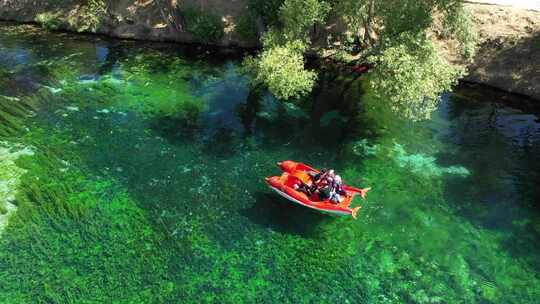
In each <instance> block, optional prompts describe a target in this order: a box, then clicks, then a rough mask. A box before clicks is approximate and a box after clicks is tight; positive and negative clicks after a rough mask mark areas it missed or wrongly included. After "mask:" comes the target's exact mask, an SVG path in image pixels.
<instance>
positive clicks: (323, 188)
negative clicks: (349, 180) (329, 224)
mask: <svg viewBox="0 0 540 304" xmlns="http://www.w3.org/2000/svg"><path fill="white" fill-rule="evenodd" d="M310 175H311V177H312V179H313V184H312V185H311V187H309V191H308V192H309V193H316V194H318V195H319V197H320V199H321V200H326V199H330V201H331V202H332V203H335V204H339V203H340V202H341V201H342V200H343V197H342V196H343V195H346V194H347V192H345V190H343V187H342V184H343V182H342V180H341V176H339V175H336V173H335V172H334V170H328V171H327V170H326V169H322V170H321V172H319V173H315V174H310Z"/></svg>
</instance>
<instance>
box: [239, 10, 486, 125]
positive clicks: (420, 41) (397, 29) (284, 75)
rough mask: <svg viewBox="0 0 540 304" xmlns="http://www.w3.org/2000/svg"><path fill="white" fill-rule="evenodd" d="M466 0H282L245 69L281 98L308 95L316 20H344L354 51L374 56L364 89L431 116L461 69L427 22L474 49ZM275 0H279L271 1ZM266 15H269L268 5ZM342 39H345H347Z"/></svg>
mask: <svg viewBox="0 0 540 304" xmlns="http://www.w3.org/2000/svg"><path fill="white" fill-rule="evenodd" d="M463 2H464V1H463V0H429V1H423V0H403V1H402V0H400V1H397V0H284V1H283V2H282V4H281V6H280V9H279V12H278V13H277V15H276V16H277V18H278V22H274V23H273V24H270V27H269V29H268V31H267V32H266V33H265V34H264V35H263V38H262V39H263V41H262V42H263V51H262V52H261V53H260V54H259V55H257V56H255V57H250V58H248V59H246V70H247V71H249V73H250V74H251V75H252V76H253V77H252V79H253V82H254V83H255V84H257V85H265V86H267V87H268V88H269V89H270V91H271V92H272V93H273V94H274V95H275V96H277V97H278V98H281V99H285V100H287V99H290V98H297V97H301V96H303V95H306V94H308V93H309V92H310V91H311V89H312V87H313V85H314V84H315V79H316V74H315V72H314V71H306V70H305V69H304V60H303V58H304V55H305V52H306V51H307V50H313V48H311V47H312V45H311V44H312V42H311V39H310V37H311V36H312V32H313V28H314V27H315V26H328V25H331V24H336V23H344V24H345V25H346V28H347V33H348V34H349V35H352V36H354V37H356V39H353V41H354V45H353V47H350V48H347V50H348V52H349V55H350V56H349V57H351V58H356V59H355V60H356V62H358V63H368V62H369V63H371V64H373V65H374V69H373V70H372V71H371V72H370V73H369V75H368V77H366V81H367V85H366V86H365V87H366V89H367V91H368V92H367V93H368V94H370V95H371V96H373V97H376V98H378V99H380V100H381V102H389V103H390V106H391V108H392V109H394V110H395V111H396V112H397V113H399V114H402V115H403V116H404V117H406V118H409V119H413V120H419V119H424V118H428V117H429V114H430V113H431V112H432V111H433V110H434V109H435V108H436V105H437V100H438V96H439V95H440V93H441V92H442V91H445V90H449V89H450V88H451V86H452V85H453V84H454V83H455V81H456V79H457V78H458V77H459V76H460V75H461V72H462V71H460V70H459V69H457V68H455V67H452V66H451V65H450V64H449V63H448V62H447V61H446V60H444V59H443V57H442V56H441V55H440V54H439V53H438V50H437V48H436V47H435V46H434V44H433V43H432V40H431V37H430V31H429V30H430V28H431V27H432V26H433V25H434V20H441V21H442V22H441V23H442V24H443V27H444V35H445V36H446V37H448V38H452V39H456V40H457V41H459V42H460V45H461V48H462V52H463V54H464V55H466V56H472V55H473V54H474V50H475V42H476V35H475V34H474V32H473V26H472V21H471V16H470V15H469V14H468V13H467V11H466V10H465V8H464V6H463ZM273 3H274V4H275V3H276V2H275V1H274V2H273ZM266 14H267V15H268V14H270V13H268V12H266ZM345 43H346V42H345V41H342V44H345Z"/></svg>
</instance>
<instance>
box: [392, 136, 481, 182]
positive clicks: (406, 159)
mask: <svg viewBox="0 0 540 304" xmlns="http://www.w3.org/2000/svg"><path fill="white" fill-rule="evenodd" d="M390 153H391V154H392V156H391V157H393V158H394V160H395V161H396V162H397V164H398V165H399V166H400V167H402V168H408V169H410V170H411V171H412V172H413V173H415V174H420V175H424V176H426V177H434V176H441V175H442V174H454V175H459V176H463V177H465V176H468V175H469V174H470V172H469V170H467V168H465V167H462V166H451V167H447V168H443V167H440V166H438V165H437V164H436V158H435V157H433V156H427V155H425V154H422V153H419V154H407V152H406V151H405V149H404V147H403V146H402V145H400V144H398V143H395V144H394V146H393V147H392V152H390Z"/></svg>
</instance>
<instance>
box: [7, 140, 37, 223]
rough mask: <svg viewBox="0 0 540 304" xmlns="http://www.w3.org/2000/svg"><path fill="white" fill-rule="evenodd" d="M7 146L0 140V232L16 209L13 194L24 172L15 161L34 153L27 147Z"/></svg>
mask: <svg viewBox="0 0 540 304" xmlns="http://www.w3.org/2000/svg"><path fill="white" fill-rule="evenodd" d="M7 147H9V144H8V143H5V142H0V233H2V230H3V229H4V227H5V226H6V225H7V222H8V218H9V216H10V215H11V213H12V212H14V211H15V210H16V209H17V207H16V205H15V204H16V201H15V194H16V192H17V189H19V184H20V178H21V176H22V175H23V174H24V173H25V172H26V171H25V170H24V169H22V168H19V167H18V166H17V164H16V163H15V161H16V160H17V159H18V158H19V157H21V156H23V155H33V154H34V152H33V151H32V150H31V149H29V148H27V147H11V149H8V148H7ZM12 150H13V151H12Z"/></svg>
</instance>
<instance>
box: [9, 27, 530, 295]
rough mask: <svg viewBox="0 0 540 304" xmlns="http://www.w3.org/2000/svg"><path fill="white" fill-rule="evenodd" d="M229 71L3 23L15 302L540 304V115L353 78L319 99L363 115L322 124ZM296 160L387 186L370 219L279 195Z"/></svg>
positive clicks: (202, 59) (378, 192)
mask: <svg viewBox="0 0 540 304" xmlns="http://www.w3.org/2000/svg"><path fill="white" fill-rule="evenodd" d="M216 57H217V56H216V55H214V54H212V53H205V52H201V51H200V50H197V49H195V50H190V49H186V48H183V47H180V46H178V45H166V44H141V43H136V42H130V41H115V40H105V39H102V38H99V37H89V36H76V35H69V34H58V33H56V34H55V33H47V32H43V31H41V30H38V29H35V28H33V27H31V26H27V25H24V26H15V25H9V24H2V25H1V28H0V151H1V152H2V153H1V154H0V170H1V172H0V177H2V180H1V181H0V187H1V188H0V193H8V194H9V195H10V199H9V200H10V202H9V204H10V205H9V206H12V207H10V208H6V207H4V206H7V204H6V202H5V199H0V207H4V208H3V209H1V208H0V211H2V215H5V214H8V213H9V214H8V215H9V216H4V217H9V221H8V224H7V226H6V227H5V228H4V229H3V231H2V232H1V235H0V303H537V302H538V299H539V298H540V248H539V246H538V245H539V244H540V214H539V205H538V203H539V199H540V189H539V188H540V187H539V186H538V185H539V184H540V123H539V120H538V117H537V116H535V115H531V114H527V113H523V112H521V111H519V110H516V109H512V108H508V107H506V106H504V105H502V104H499V103H496V102H492V101H489V100H477V101H475V100H468V99H465V98H463V97H459V94H448V95H445V96H443V101H442V104H441V107H440V108H439V110H438V111H437V112H436V113H435V114H434V116H433V118H432V119H431V120H430V121H426V122H421V123H411V122H407V121H402V120H400V119H398V118H397V117H395V116H394V115H393V114H392V113H390V112H388V111H386V110H385V109H384V108H383V107H381V104H380V103H377V102H373V101H369V100H362V98H361V96H360V95H359V92H360V88H359V87H358V85H357V84H352V85H345V86H340V85H339V82H340V81H344V80H337V81H336V83H335V87H334V89H332V86H334V84H332V85H330V84H328V83H327V84H326V85H324V86H323V87H324V90H322V93H320V94H318V95H317V96H315V97H313V98H314V100H317V104H319V105H320V104H323V105H324V104H325V103H324V101H325V100H328V101H329V100H331V99H332V98H338V97H339V98H342V99H344V100H353V99H354V100H358V101H360V102H359V103H358V104H359V106H358V108H357V109H356V111H357V112H353V111H344V110H343V108H340V110H341V113H342V114H340V113H339V112H338V111H337V110H336V109H334V110H329V111H326V113H325V112H324V111H323V112H322V113H314V112H311V110H312V108H311V107H310V106H306V105H309V104H310V101H309V100H308V101H305V102H304V103H300V104H298V105H290V104H283V103H281V102H279V101H276V100H275V99H273V98H272V97H271V96H270V95H269V94H267V93H264V92H263V93H261V92H259V93H253V92H250V91H249V86H248V83H247V80H246V79H245V78H244V77H243V76H242V75H240V74H239V72H238V66H239V65H238V61H237V60H235V59H219V60H218V59H216ZM336 88H337V89H336ZM342 91H345V92H342ZM336 92H337V93H336ZM334 93H336V94H334ZM458 93H459V92H458ZM335 95H338V96H337V97H336V96H335ZM334 101H335V100H334ZM323 108H324V106H323ZM345 112H346V114H347V115H345ZM351 113H358V114H355V115H351ZM283 159H294V160H299V161H305V162H308V163H310V164H313V165H314V166H317V167H334V168H335V169H337V170H338V171H339V172H341V173H342V175H343V177H344V179H345V180H346V181H347V182H348V183H350V184H353V185H358V186H363V187H365V186H371V187H373V190H372V191H371V192H370V193H369V195H368V199H367V200H366V201H362V200H358V201H355V204H361V205H362V206H363V208H362V209H361V211H360V213H359V219H358V220H356V221H355V220H353V219H351V218H338V217H329V216H326V215H322V214H319V213H316V212H314V211H312V210H309V209H307V208H301V207H296V206H293V205H291V204H290V203H289V202H288V201H285V200H283V199H281V198H279V197H278V196H277V195H275V194H273V193H272V192H271V191H270V190H269V189H268V188H267V187H266V186H265V184H264V177H265V176H269V175H273V174H277V173H278V170H277V168H276V166H275V162H276V161H278V160H283ZM6 195H7V194H6ZM13 206H16V209H15V208H13Z"/></svg>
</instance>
